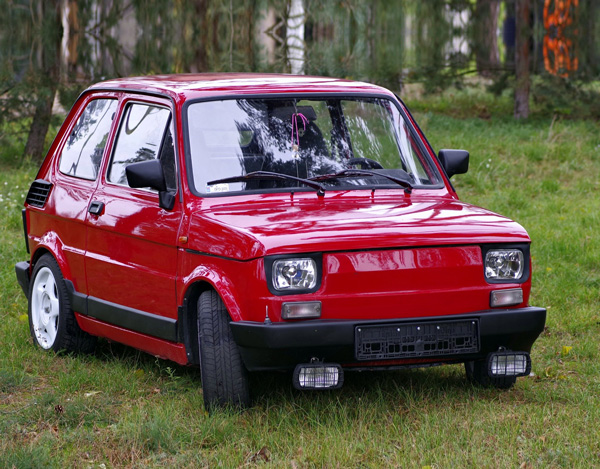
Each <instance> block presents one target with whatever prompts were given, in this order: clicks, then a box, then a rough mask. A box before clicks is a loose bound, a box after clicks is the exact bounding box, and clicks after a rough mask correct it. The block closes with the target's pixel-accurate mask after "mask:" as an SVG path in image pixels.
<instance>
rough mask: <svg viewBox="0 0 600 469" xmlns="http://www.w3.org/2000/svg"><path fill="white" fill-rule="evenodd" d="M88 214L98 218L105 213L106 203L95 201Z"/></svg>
mask: <svg viewBox="0 0 600 469" xmlns="http://www.w3.org/2000/svg"><path fill="white" fill-rule="evenodd" d="M88 212H90V213H91V214H92V215H96V216H99V215H102V212H104V202H98V201H97V200H93V201H92V203H91V204H90V206H89V208H88Z"/></svg>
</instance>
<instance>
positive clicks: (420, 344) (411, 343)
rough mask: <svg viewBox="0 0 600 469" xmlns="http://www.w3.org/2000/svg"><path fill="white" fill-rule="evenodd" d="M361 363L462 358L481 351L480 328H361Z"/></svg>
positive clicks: (457, 324)
mask: <svg viewBox="0 0 600 469" xmlns="http://www.w3.org/2000/svg"><path fill="white" fill-rule="evenodd" d="M355 348H356V358H357V360H385V359H402V358H422V357H434V356H447V355H459V354H467V353H476V352H478V351H479V324H478V321H477V320H476V319H474V320H468V321H443V322H422V323H400V324H387V325H385V326H359V327H357V328H356V330H355Z"/></svg>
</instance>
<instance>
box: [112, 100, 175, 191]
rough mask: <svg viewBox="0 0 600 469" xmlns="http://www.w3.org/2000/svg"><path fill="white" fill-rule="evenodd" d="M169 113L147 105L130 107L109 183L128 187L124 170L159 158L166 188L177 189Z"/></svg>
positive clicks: (124, 121)
mask: <svg viewBox="0 0 600 469" xmlns="http://www.w3.org/2000/svg"><path fill="white" fill-rule="evenodd" d="M170 117H171V113H170V112H169V110H168V109H165V108H162V107H158V106H152V105H146V104H138V103H135V104H130V105H128V106H127V108H126V110H125V113H124V116H123V120H122V122H121V128H120V129H119V135H118V137H117V142H116V144H115V150H114V153H113V159H112V163H111V166H110V170H109V173H108V180H109V181H110V182H113V183H115V184H120V185H127V177H126V175H125V168H126V167H127V166H128V165H130V164H132V163H138V162H140V161H147V160H152V159H155V158H160V160H161V162H162V163H163V170H164V172H165V178H166V179H167V187H168V188H169V189H173V188H175V185H176V184H175V166H174V165H175V153H174V149H173V137H172V131H171V126H170V125H169V123H170Z"/></svg>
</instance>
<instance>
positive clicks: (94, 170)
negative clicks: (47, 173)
mask: <svg viewBox="0 0 600 469" xmlns="http://www.w3.org/2000/svg"><path fill="white" fill-rule="evenodd" d="M116 109H117V100H116V99H94V100H92V101H90V102H89V103H88V105H87V106H86V108H85V109H84V111H83V112H82V114H81V116H79V119H77V123H76V124H75V127H73V130H72V131H71V134H70V135H69V138H68V139H67V143H66V145H65V147H64V149H63V151H62V154H61V157H60V164H59V169H60V171H61V172H62V173H64V174H68V175H70V176H75V177H78V178H83V179H91V180H94V179H96V177H97V176H98V170H99V168H100V162H101V161H102V155H103V154H104V147H106V141H107V140H108V133H109V132H110V127H111V124H112V120H113V116H114V114H115V111H116Z"/></svg>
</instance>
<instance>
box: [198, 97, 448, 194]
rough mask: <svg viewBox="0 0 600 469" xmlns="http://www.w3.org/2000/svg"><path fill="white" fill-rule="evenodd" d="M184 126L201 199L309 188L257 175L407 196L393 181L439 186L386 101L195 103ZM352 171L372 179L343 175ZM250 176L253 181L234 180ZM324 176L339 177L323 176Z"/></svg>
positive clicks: (434, 172) (429, 165)
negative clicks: (383, 189)
mask: <svg viewBox="0 0 600 469" xmlns="http://www.w3.org/2000/svg"><path fill="white" fill-rule="evenodd" d="M187 125H188V135H189V150H190V155H191V161H190V163H191V170H192V182H193V185H194V188H195V190H196V192H198V193H205V194H206V193H211V194H212V193H230V192H238V191H249V190H254V191H256V190H272V189H278V188H303V189H306V185H305V184H302V183H301V182H298V181H297V180H294V179H291V178H290V179H287V178H281V179H273V178H267V177H264V176H261V174H262V173H257V174H252V173H255V172H258V171H260V172H270V173H278V174H285V175H289V176H294V177H295V178H302V179H313V178H314V179H316V180H319V181H320V184H321V185H322V186H324V187H325V188H326V189H328V190H329V189H345V190H347V189H359V188H369V189H370V188H381V187H386V188H387V187H393V188H399V189H402V187H401V186H399V185H398V184H395V183H394V182H392V181H393V178H396V179H401V180H403V181H406V182H407V183H408V185H410V186H411V187H414V188H427V187H429V188H431V186H439V184H440V182H441V178H440V176H439V173H438V171H437V170H436V168H435V166H434V164H433V162H432V161H431V159H430V158H429V156H427V155H424V154H423V152H422V151H421V149H420V148H419V146H418V145H417V142H416V141H415V138H414V137H413V135H412V133H411V132H410V130H409V128H408V126H407V124H406V122H405V121H404V119H403V117H402V115H401V114H400V112H399V110H398V108H397V107H396V105H395V104H394V103H393V102H391V101H390V100H388V99H381V98H369V99H355V98H331V97H328V98H323V99H318V98H316V99H313V98H311V99H291V98H289V99H287V98H286V99H281V98H278V99H273V98H264V99H228V100H221V101H205V102H197V103H193V104H191V105H190V106H189V107H188V112H187ZM348 169H360V170H368V172H369V173H371V174H366V172H367V171H365V174H360V173H359V172H358V171H357V172H354V173H353V172H350V173H349V172H347V171H346V172H344V171H345V170H348ZM342 172H344V173H342ZM338 173H340V174H338ZM245 175H250V176H251V177H248V178H246V179H244V180H239V181H235V182H233V181H231V179H232V178H233V179H235V178H238V177H240V176H245ZM325 175H333V176H334V177H330V178H323V177H321V176H325ZM380 175H381V176H380ZM384 175H386V176H390V177H391V178H392V180H390V177H384ZM221 179H229V181H227V182H223V181H220V180H221Z"/></svg>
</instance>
